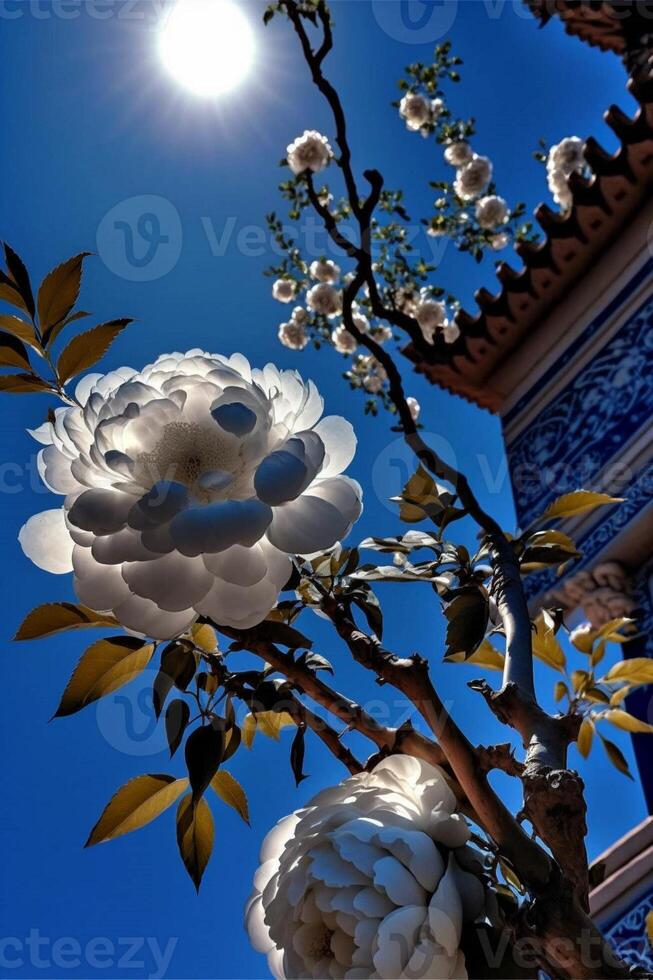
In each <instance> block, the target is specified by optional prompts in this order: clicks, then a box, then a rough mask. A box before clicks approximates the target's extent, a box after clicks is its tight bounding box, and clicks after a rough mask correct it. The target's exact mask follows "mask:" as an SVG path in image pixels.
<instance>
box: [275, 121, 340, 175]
mask: <svg viewBox="0 0 653 980" xmlns="http://www.w3.org/2000/svg"><path fill="white" fill-rule="evenodd" d="M286 155H287V158H288V166H289V167H290V169H291V170H292V172H293V173H294V174H295V175H297V174H301V173H304V171H305V170H310V171H311V172H312V173H314V174H316V173H318V172H319V171H320V170H324V168H325V167H326V165H327V164H328V163H329V161H330V160H331V157H332V156H333V150H332V149H331V147H330V146H329V141H328V139H327V138H326V136H322V134H321V133H318V132H317V131H316V130H314V129H305V130H304V132H303V133H302V135H301V136H298V137H297V139H296V140H293V142H292V143H291V144H290V146H288V147H287V149H286Z"/></svg>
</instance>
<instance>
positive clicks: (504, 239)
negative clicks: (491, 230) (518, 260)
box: [490, 231, 510, 252]
mask: <svg viewBox="0 0 653 980" xmlns="http://www.w3.org/2000/svg"><path fill="white" fill-rule="evenodd" d="M509 244H510V235H509V234H508V232H507V231H500V232H499V233H498V234H497V235H492V238H491V239H490V245H491V246H492V248H493V249H494V251H495V252H500V251H501V249H502V248H506V246H507V245H509Z"/></svg>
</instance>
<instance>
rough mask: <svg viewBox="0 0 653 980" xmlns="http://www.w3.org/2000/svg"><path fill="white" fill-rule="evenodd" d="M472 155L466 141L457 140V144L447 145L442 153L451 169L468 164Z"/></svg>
mask: <svg viewBox="0 0 653 980" xmlns="http://www.w3.org/2000/svg"><path fill="white" fill-rule="evenodd" d="M473 156H474V153H473V151H472V148H471V146H470V145H469V143H467V141H466V140H458V142H457V143H449V145H448V146H447V147H446V148H445V151H444V159H445V160H446V161H447V163H449V164H451V166H452V167H464V166H465V164H466V163H469V162H470V160H471V159H472V157H473Z"/></svg>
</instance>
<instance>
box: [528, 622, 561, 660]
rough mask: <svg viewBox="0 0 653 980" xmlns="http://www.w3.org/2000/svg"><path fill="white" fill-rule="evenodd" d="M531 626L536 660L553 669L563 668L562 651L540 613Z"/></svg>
mask: <svg viewBox="0 0 653 980" xmlns="http://www.w3.org/2000/svg"><path fill="white" fill-rule="evenodd" d="M533 626H534V627H535V629H534V632H533V653H534V655H535V656H536V657H537V658H538V660H541V661H543V663H545V664H548V665H549V667H553V668H555V670H564V668H565V665H566V663H567V660H566V657H565V655H564V651H563V649H562V647H561V646H560V643H559V642H558V640H557V639H556V637H555V634H554V632H553V630H552V629H550V628H549V627H548V626H546V624H545V621H544V617H543V615H542V613H539V614H538V616H537V618H536V619H535V621H534V623H533Z"/></svg>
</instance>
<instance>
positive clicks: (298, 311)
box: [290, 306, 308, 326]
mask: <svg viewBox="0 0 653 980" xmlns="http://www.w3.org/2000/svg"><path fill="white" fill-rule="evenodd" d="M290 319H291V320H294V321H295V323H299V324H301V325H302V326H304V325H305V324H306V322H307V320H308V311H307V310H305V309H304V307H303V306H296V307H295V308H294V309H293V311H292V314H291V317H290Z"/></svg>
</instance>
